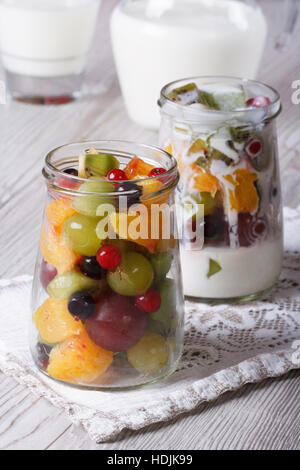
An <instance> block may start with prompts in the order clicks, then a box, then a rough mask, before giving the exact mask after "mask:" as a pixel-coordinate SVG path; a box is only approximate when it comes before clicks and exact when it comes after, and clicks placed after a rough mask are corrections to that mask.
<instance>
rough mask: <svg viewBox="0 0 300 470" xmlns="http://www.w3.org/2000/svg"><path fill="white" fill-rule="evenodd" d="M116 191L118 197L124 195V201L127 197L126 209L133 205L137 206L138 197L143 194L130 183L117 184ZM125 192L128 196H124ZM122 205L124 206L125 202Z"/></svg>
mask: <svg viewBox="0 0 300 470" xmlns="http://www.w3.org/2000/svg"><path fill="white" fill-rule="evenodd" d="M116 191H117V193H119V195H120V196H122V193H125V194H124V199H125V197H127V208H129V207H131V206H133V205H134V204H139V203H140V197H141V196H142V194H143V191H142V188H141V187H140V186H139V185H137V184H136V183H133V182H131V181H126V182H125V183H122V184H119V185H118V186H117V188H116ZM127 192H129V193H130V194H126V193H127ZM119 202H121V201H119ZM122 204H124V205H126V200H125V201H124V202H123V203H122Z"/></svg>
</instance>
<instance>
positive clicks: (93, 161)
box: [80, 149, 120, 178]
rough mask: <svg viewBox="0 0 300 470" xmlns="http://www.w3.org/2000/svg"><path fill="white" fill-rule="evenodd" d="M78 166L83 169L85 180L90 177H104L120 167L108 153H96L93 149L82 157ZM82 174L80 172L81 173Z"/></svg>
mask: <svg viewBox="0 0 300 470" xmlns="http://www.w3.org/2000/svg"><path fill="white" fill-rule="evenodd" d="M81 158H82V160H83V161H81V163H80V166H81V169H83V168H84V176H83V177H85V178H88V177H91V176H100V177H101V176H106V175H107V174H108V173H109V172H110V171H111V170H114V169H117V168H119V166H120V162H119V160H118V159H117V158H116V157H114V156H113V155H110V154H109V153H97V151H96V150H95V149H91V150H90V151H89V152H88V153H87V154H86V155H83V156H82V157H81ZM81 173H82V172H81Z"/></svg>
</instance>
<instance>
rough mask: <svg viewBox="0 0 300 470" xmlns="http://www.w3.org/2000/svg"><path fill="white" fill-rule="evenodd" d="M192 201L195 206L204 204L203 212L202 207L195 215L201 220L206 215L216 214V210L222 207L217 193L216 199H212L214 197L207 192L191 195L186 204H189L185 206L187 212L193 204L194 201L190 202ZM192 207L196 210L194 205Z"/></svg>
mask: <svg viewBox="0 0 300 470" xmlns="http://www.w3.org/2000/svg"><path fill="white" fill-rule="evenodd" d="M190 199H191V200H192V201H193V202H194V203H195V204H199V205H200V204H202V205H203V206H204V207H203V212H202V210H201V208H200V207H199V208H198V209H197V210H196V213H194V216H195V217H196V218H200V217H202V216H203V215H204V216H205V215H210V214H213V213H214V212H216V210H217V209H218V207H219V206H220V195H219V193H217V194H216V195H215V197H212V195H211V194H210V193H207V192H203V193H197V194H196V193H194V194H190V195H189V198H188V199H187V201H186V204H187V206H185V208H186V210H189V204H192V201H190ZM191 207H193V210H194V204H192V206H191ZM195 207H196V206H195Z"/></svg>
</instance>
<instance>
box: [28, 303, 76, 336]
mask: <svg viewBox="0 0 300 470" xmlns="http://www.w3.org/2000/svg"><path fill="white" fill-rule="evenodd" d="M34 321H35V324H36V327H37V330H38V331H39V333H40V335H41V337H42V338H43V340H44V341H47V343H59V342H61V341H64V340H65V339H66V338H69V337H70V336H73V335H79V334H80V333H81V331H82V328H83V326H82V324H81V323H80V322H77V321H75V320H74V318H72V316H71V315H70V313H69V311H68V302H67V300H55V299H51V298H49V299H47V300H45V302H44V303H43V304H42V305H41V306H40V307H39V308H38V309H37V310H36V312H35V314H34Z"/></svg>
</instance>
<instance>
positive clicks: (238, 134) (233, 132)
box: [228, 126, 250, 143]
mask: <svg viewBox="0 0 300 470" xmlns="http://www.w3.org/2000/svg"><path fill="white" fill-rule="evenodd" d="M228 130H229V133H230V136H231V138H232V140H233V141H234V142H237V143H243V142H245V141H246V140H248V139H249V137H250V132H249V129H248V128H247V126H239V127H229V128H228Z"/></svg>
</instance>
